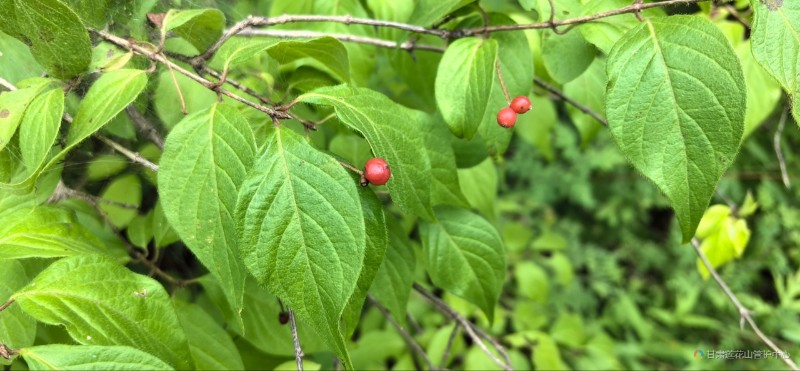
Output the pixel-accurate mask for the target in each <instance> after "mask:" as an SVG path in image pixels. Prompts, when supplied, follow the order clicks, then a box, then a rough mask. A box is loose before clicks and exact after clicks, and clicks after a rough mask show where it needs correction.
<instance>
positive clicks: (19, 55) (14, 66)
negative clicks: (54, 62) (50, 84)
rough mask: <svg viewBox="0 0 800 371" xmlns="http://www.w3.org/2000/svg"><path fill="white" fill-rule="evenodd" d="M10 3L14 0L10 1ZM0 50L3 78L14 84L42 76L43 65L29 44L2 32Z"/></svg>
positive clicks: (1, 22) (1, 11)
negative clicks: (33, 53)
mask: <svg viewBox="0 0 800 371" xmlns="http://www.w3.org/2000/svg"><path fill="white" fill-rule="evenodd" d="M0 2H2V1H0ZM9 3H13V2H12V1H9ZM12 6H13V4H12ZM2 13H3V10H2V5H0V14H2ZM3 23H5V22H4V21H3V16H2V15H0V24H3ZM0 27H2V26H0ZM0 51H2V54H0V71H3V78H4V79H6V80H8V82H10V83H12V84H16V83H18V82H20V81H22V80H24V79H27V78H29V77H35V76H41V75H42V72H44V71H43V70H42V66H40V65H39V63H37V62H36V59H35V58H33V55H32V54H31V50H30V48H29V47H28V46H27V45H25V44H24V43H22V42H21V41H19V40H17V39H15V38H13V37H11V36H9V35H6V34H5V33H3V32H0Z"/></svg>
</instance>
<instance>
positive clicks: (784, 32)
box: [750, 0, 800, 125]
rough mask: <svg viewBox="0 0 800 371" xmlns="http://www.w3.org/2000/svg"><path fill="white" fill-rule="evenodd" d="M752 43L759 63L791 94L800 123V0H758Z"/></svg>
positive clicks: (793, 112)
mask: <svg viewBox="0 0 800 371" xmlns="http://www.w3.org/2000/svg"><path fill="white" fill-rule="evenodd" d="M750 4H751V6H752V8H753V10H754V11H755V16H754V17H753V29H752V32H751V34H750V43H751V47H752V49H753V55H754V56H755V57H756V60H757V61H758V63H761V65H762V66H763V67H764V68H765V69H766V70H767V72H769V74H770V75H772V76H773V77H775V79H776V80H778V82H780V84H781V86H783V88H784V89H786V92H787V93H789V95H791V96H792V114H793V115H794V120H795V122H797V124H798V125H800V3H798V2H797V1H781V0H777V1H765V2H761V1H757V0H751V1H750Z"/></svg>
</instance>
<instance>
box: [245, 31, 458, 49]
mask: <svg viewBox="0 0 800 371" xmlns="http://www.w3.org/2000/svg"><path fill="white" fill-rule="evenodd" d="M239 35H240V36H258V37H276V38H303V39H305V38H314V37H325V36H327V37H332V38H334V39H337V40H339V41H345V42H353V43H358V44H367V45H374V46H379V47H383V48H390V49H402V50H407V51H411V50H427V51H432V52H438V53H444V50H445V48H444V47H442V46H435V45H425V44H417V43H413V42H409V41H406V42H403V43H397V42H394V41H389V40H383V39H376V38H373V37H365V36H355V35H349V34H340V33H327V32H314V31H291V30H253V29H248V30H244V31H242V32H240V33H239Z"/></svg>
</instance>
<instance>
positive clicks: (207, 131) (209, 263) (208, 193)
mask: <svg viewBox="0 0 800 371" xmlns="http://www.w3.org/2000/svg"><path fill="white" fill-rule="evenodd" d="M255 154H256V142H255V138H254V137H253V131H252V130H251V129H250V125H249V123H248V122H247V120H245V118H244V117H242V115H241V114H240V113H239V111H237V110H236V109H235V108H233V107H230V106H227V105H224V104H218V105H214V106H212V107H210V108H209V109H207V110H204V111H201V112H197V113H195V114H192V115H190V116H187V117H186V118H185V119H184V120H183V121H181V122H180V123H179V124H178V125H177V126H176V127H175V129H173V130H172V132H170V134H169V136H167V140H166V143H165V144H164V154H163V155H162V156H161V167H160V169H159V172H158V190H159V194H160V195H161V203H162V205H163V207H164V214H165V215H166V216H167V219H169V221H170V224H171V225H172V226H173V227H174V228H175V231H177V232H178V235H180V236H181V238H182V239H183V242H184V243H186V245H187V246H188V247H189V249H190V250H192V252H193V253H194V254H195V256H197V258H198V259H199V260H200V262H201V263H203V265H205V266H206V268H208V270H209V271H210V272H211V274H213V275H214V276H215V277H216V278H217V280H218V281H219V282H220V283H221V284H222V286H223V289H224V291H225V293H226V295H227V298H228V302H229V303H230V305H231V307H232V308H233V309H234V312H236V313H240V312H241V310H242V297H243V296H244V282H245V277H246V275H247V273H246V271H245V268H244V265H243V263H242V260H241V254H240V252H239V245H238V241H237V236H236V222H235V219H234V211H235V210H236V195H237V194H238V193H239V189H240V187H241V185H242V182H243V181H244V179H245V176H246V175H247V171H248V169H250V167H251V166H252V164H253V160H254V159H255ZM237 318H239V320H241V317H239V316H238V315H237Z"/></svg>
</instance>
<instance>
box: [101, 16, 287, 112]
mask: <svg viewBox="0 0 800 371" xmlns="http://www.w3.org/2000/svg"><path fill="white" fill-rule="evenodd" d="M92 32H94V33H95V34H97V35H98V36H100V37H102V38H103V39H105V40H107V41H109V42H111V43H113V44H115V45H117V46H119V47H121V48H124V49H126V50H131V51H133V52H134V53H136V54H139V55H142V56H145V57H148V58H150V59H151V60H153V61H155V62H158V63H161V64H163V65H166V66H167V67H169V68H171V69H172V70H174V71H177V72H178V73H180V74H182V75H184V76H186V77H188V78H190V79H192V80H194V81H196V82H198V83H200V84H201V85H203V86H204V87H206V89H209V90H211V91H214V92H216V93H218V94H221V95H224V96H226V97H228V98H231V99H233V100H235V101H237V102H240V103H243V104H246V105H248V106H250V107H253V108H255V109H257V110H259V111H261V112H264V113H266V114H267V115H269V116H270V117H273V118H277V119H288V118H289V116H288V115H287V114H286V113H285V112H280V111H276V110H274V109H272V108H270V107H267V106H264V105H262V104H259V103H255V102H252V101H249V100H247V99H245V98H242V97H240V96H239V95H236V94H234V93H232V92H230V91H228V90H225V89H222V88H221V87H220V86H218V85H217V84H216V83H215V82H212V81H209V80H207V79H205V78H203V77H201V76H198V75H197V74H194V73H192V72H190V71H188V70H186V69H185V68H183V67H181V66H179V65H177V64H175V63H174V62H172V61H170V60H169V59H168V58H167V57H165V56H164V55H162V54H160V53H155V52H153V51H151V50H149V49H147V48H145V47H143V46H141V45H138V44H136V43H135V42H131V41H128V40H126V39H123V38H121V37H119V36H115V35H112V34H110V33H108V32H105V31H101V30H92Z"/></svg>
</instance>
